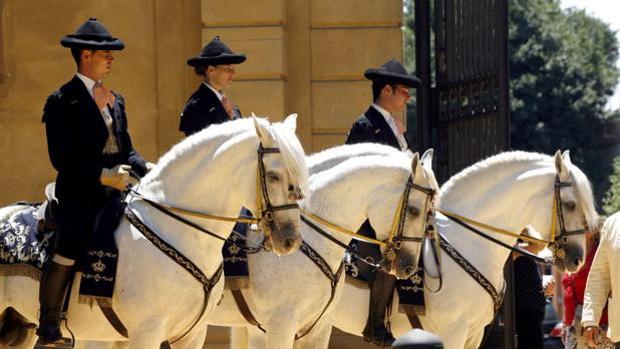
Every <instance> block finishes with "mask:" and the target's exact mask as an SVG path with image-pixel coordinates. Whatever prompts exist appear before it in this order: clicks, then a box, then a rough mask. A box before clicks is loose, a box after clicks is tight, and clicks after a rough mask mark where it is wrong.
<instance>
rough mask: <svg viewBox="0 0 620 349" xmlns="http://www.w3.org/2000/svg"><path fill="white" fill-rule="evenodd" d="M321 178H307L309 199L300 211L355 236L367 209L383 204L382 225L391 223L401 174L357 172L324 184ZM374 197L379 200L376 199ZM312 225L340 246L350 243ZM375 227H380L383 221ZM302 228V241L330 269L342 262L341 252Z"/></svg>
mask: <svg viewBox="0 0 620 349" xmlns="http://www.w3.org/2000/svg"><path fill="white" fill-rule="evenodd" d="M325 177H326V176H325V175H324V174H323V173H322V174H321V175H315V176H312V177H311V178H310V185H311V188H312V189H311V190H312V195H311V198H310V201H309V202H304V203H303V206H304V209H306V210H308V211H310V212H312V213H313V214H315V215H317V216H319V217H321V218H323V219H325V220H327V221H329V222H331V223H333V224H335V225H337V226H339V227H341V228H344V229H347V230H349V231H352V232H356V231H357V230H358V229H359V227H360V226H361V225H362V224H363V223H364V221H366V219H368V215H367V213H368V211H369V205H371V204H373V203H377V202H380V203H386V206H385V210H384V211H386V217H385V219H386V222H387V220H388V219H391V218H392V216H393V212H394V210H395V209H396V208H397V203H398V200H399V199H400V194H401V193H402V190H403V188H404V183H405V179H404V178H405V175H403V171H401V170H398V169H395V168H385V169H383V168H381V169H378V168H373V169H371V168H357V169H354V170H352V171H347V172H342V173H339V174H338V176H337V178H333V179H331V180H325ZM401 177H402V178H401ZM399 179H402V180H399ZM401 182H402V183H401ZM378 196H380V200H378V199H377V198H378ZM390 222H391V221H390ZM314 223H315V224H317V225H318V226H319V227H321V228H323V229H324V230H326V231H327V232H328V233H329V234H330V235H331V236H333V237H334V238H336V239H338V240H339V241H340V242H342V243H344V244H349V243H350V242H351V237H350V236H348V235H346V234H344V233H341V232H338V231H335V230H333V229H329V228H327V227H325V226H323V225H321V224H320V223H318V222H314ZM377 223H378V224H377V225H384V224H383V221H380V222H377ZM303 227H304V228H303V229H304V230H303V237H304V241H305V242H307V243H308V244H309V245H310V246H312V247H313V248H314V249H315V250H317V251H320V253H321V255H322V256H323V258H325V259H326V260H327V261H328V263H330V265H332V268H334V267H337V264H340V262H341V261H342V257H343V254H344V251H343V249H342V248H341V247H339V246H337V245H336V244H335V243H333V242H331V241H329V240H328V239H327V238H325V237H323V236H322V235H320V234H319V233H317V232H316V231H314V230H313V229H311V228H310V227H308V226H307V225H305V224H304V225H303ZM377 228H378V227H377ZM388 229H389V227H388ZM377 230H378V234H379V232H382V231H383V229H377ZM385 234H386V235H387V233H385ZM378 238H380V237H379V236H378Z"/></svg>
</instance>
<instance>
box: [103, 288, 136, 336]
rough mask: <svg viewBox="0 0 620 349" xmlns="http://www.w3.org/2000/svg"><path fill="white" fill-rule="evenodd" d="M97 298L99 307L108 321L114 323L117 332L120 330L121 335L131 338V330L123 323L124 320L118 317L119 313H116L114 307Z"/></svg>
mask: <svg viewBox="0 0 620 349" xmlns="http://www.w3.org/2000/svg"><path fill="white" fill-rule="evenodd" d="M96 300H97V305H98V306H99V309H101V312H102V313H103V315H104V316H105V318H106V319H107V320H108V322H109V323H110V324H111V325H112V327H114V329H115V330H116V332H118V333H119V334H120V335H121V336H123V337H125V338H129V332H127V328H126V327H125V325H123V322H122V321H121V319H120V318H119V317H118V315H116V312H115V311H114V309H112V308H110V307H106V306H104V305H103V304H102V301H101V300H100V299H98V298H97V299H96Z"/></svg>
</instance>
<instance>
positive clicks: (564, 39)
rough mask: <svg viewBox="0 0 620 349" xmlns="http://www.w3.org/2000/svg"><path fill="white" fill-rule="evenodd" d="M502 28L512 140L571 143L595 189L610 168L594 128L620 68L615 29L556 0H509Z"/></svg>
mask: <svg viewBox="0 0 620 349" xmlns="http://www.w3.org/2000/svg"><path fill="white" fill-rule="evenodd" d="M509 33H510V42H509V47H510V52H509V57H510V86H511V91H510V92H511V107H512V110H511V120H510V124H511V144H512V147H513V148H515V149H525V150H531V151H539V152H543V153H547V154H552V153H554V152H555V151H556V150H557V149H562V150H566V149H568V150H570V151H571V158H572V160H573V162H574V163H575V164H576V165H578V166H580V167H581V168H582V169H584V171H585V172H586V173H587V174H588V175H589V177H590V179H591V180H592V182H593V184H594V189H595V193H596V195H597V197H599V198H600V197H602V194H603V193H604V189H605V188H606V186H607V185H606V184H607V174H608V173H609V170H610V168H609V164H605V163H604V162H602V161H601V158H600V156H599V151H600V148H601V146H602V144H601V139H602V138H601V137H600V135H601V134H602V132H603V127H604V123H605V119H606V118H607V117H608V116H609V114H610V113H607V112H606V111H605V105H606V103H607V100H608V98H609V97H610V96H611V95H612V94H613V89H614V87H615V85H616V83H617V81H618V76H619V71H618V68H617V67H616V66H615V63H616V60H617V58H618V42H617V39H616V37H615V34H614V32H613V31H612V30H611V29H610V28H609V27H608V25H607V24H605V23H603V22H601V21H600V20H599V19H596V18H593V17H591V16H589V15H588V14H586V13H585V12H584V11H583V10H562V9H561V8H560V3H559V1H558V0H511V1H510V28H509Z"/></svg>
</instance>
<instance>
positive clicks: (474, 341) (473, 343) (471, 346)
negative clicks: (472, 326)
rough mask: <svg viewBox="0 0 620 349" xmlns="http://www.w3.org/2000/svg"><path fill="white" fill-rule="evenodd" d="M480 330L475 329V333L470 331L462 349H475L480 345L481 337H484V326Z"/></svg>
mask: <svg viewBox="0 0 620 349" xmlns="http://www.w3.org/2000/svg"><path fill="white" fill-rule="evenodd" d="M482 329H483V330H482V331H476V333H471V331H470V335H469V338H467V341H466V342H465V346H464V347H463V348H464V349H476V348H479V347H480V343H482V339H483V337H484V327H482Z"/></svg>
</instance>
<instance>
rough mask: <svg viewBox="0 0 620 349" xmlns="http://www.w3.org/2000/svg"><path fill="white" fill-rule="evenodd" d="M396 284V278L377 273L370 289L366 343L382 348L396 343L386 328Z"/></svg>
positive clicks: (365, 331) (364, 333) (365, 332)
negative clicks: (386, 317) (387, 314)
mask: <svg viewBox="0 0 620 349" xmlns="http://www.w3.org/2000/svg"><path fill="white" fill-rule="evenodd" d="M395 284H396V278H395V277H393V276H391V275H389V274H386V273H384V272H383V271H381V270H379V271H377V274H376V275H375V278H374V280H373V281H372V285H371V287H370V307H369V309H368V320H367V321H366V327H365V328H364V332H363V335H364V340H365V341H367V342H372V343H374V344H376V345H378V346H382V347H389V346H391V345H392V342H394V336H393V335H392V333H390V331H389V330H388V329H387V327H385V313H386V309H387V307H388V303H389V302H390V297H391V296H392V293H393V292H394V285H395Z"/></svg>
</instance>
